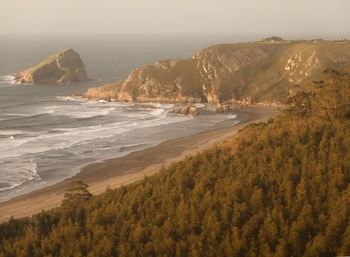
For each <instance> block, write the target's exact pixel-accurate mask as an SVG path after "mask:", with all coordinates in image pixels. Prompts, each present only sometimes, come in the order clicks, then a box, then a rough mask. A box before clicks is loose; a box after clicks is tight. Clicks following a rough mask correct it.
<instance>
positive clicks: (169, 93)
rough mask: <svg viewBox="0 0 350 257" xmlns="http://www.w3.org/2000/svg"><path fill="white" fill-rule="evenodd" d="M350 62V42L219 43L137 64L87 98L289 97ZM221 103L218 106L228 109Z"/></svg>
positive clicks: (191, 100)
mask: <svg viewBox="0 0 350 257" xmlns="http://www.w3.org/2000/svg"><path fill="white" fill-rule="evenodd" d="M349 64H350V43H348V42H338V41H317V42H314V41H306V40H298V41H286V40H283V39H281V38H277V37H272V38H268V39H264V40H262V41H258V42H249V43H239V44H221V45H214V46H211V47H208V48H206V49H203V50H200V51H199V52H197V53H196V54H194V55H193V56H192V57H190V58H187V59H170V60H164V61H159V62H156V63H155V64H153V65H147V66H145V67H141V68H137V69H135V70H134V71H132V72H131V73H130V75H129V76H128V77H127V78H126V79H125V80H121V81H117V82H115V83H112V84H107V85H103V86H100V87H97V88H91V89H89V90H88V91H87V92H86V93H85V94H83V97H85V98H88V99H94V100H96V99H103V100H107V101H109V100H115V101H128V102H130V101H135V102H167V103H189V104H191V103H199V102H200V103H210V104H214V105H216V104H218V103H219V104H223V103H227V102H233V103H238V104H239V105H240V104H245V103H246V102H247V101H248V102H251V103H257V102H259V103H267V104H268V103H275V102H281V103H284V102H287V101H288V99H289V97H290V96H289V91H290V89H291V88H292V87H294V86H295V85H300V86H301V88H303V85H304V84H305V83H306V82H308V81H312V80H315V79H317V78H318V77H319V76H320V74H321V72H322V71H323V70H324V69H325V68H326V67H337V68H339V67H343V66H345V65H349ZM226 109H227V107H226V106H219V108H218V111H225V110H226Z"/></svg>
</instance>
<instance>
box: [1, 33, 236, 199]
mask: <svg viewBox="0 0 350 257" xmlns="http://www.w3.org/2000/svg"><path fill="white" fill-rule="evenodd" d="M233 41H242V40H241V39H239V38H236V39H234V38H230V37H220V36H216V37H213V36H181V37H179V36H166V37H164V36H162V37H160V36H125V35H124V36H79V37H74V36H57V37H44V36H36V37H33V36H31V37H24V36H1V40H0V202H1V201H5V200H8V199H11V198H13V197H16V196H18V195H21V194H24V193H27V192H30V191H33V190H37V189H39V188H42V187H45V186H49V185H52V184H54V183H57V182H59V181H62V180H64V179H66V178H68V177H71V176H73V175H74V174H76V173H77V172H79V170H80V169H81V167H83V166H85V165H87V164H89V163H92V162H96V161H102V160H104V159H107V158H111V157H117V156H123V155H126V154H128V153H130V152H132V151H136V150H140V149H143V148H146V147H150V146H153V145H156V144H158V143H160V142H163V141H165V140H169V139H172V138H177V137H181V136H186V135H191V134H195V133H197V132H200V131H204V130H209V129H212V128H216V127H221V126H228V125H233V124H235V123H236V122H237V120H236V119H235V118H234V116H233V115H227V114H226V115H224V114H223V115H219V114H216V115H214V114H206V115H199V116H198V117H196V118H192V117H185V116H176V115H168V113H167V112H168V110H169V109H170V108H171V106H172V105H169V104H156V103H149V104H134V103H115V102H110V103H107V102H101V101H100V102H92V101H83V100H76V99H72V98H70V97H67V96H70V95H72V94H74V93H83V92H84V91H86V90H87V89H88V88H89V87H93V86H98V85H101V84H104V83H108V82H112V81H116V80H119V79H124V78H126V76H127V75H128V74H129V73H130V72H131V71H132V69H134V68H136V67H140V66H143V65H145V64H152V63H154V62H155V61H157V60H161V59H169V58H184V57H189V56H191V55H192V54H193V53H194V52H196V51H197V50H199V49H200V48H204V47H206V46H209V45H211V44H214V43H222V42H233ZM67 48H73V49H75V50H76V51H77V52H78V53H79V54H80V56H81V58H82V59H83V61H84V63H85V66H86V70H87V72H88V75H89V77H90V78H92V79H93V80H92V81H89V82H88V83H84V84H77V85H69V86H53V85H36V86H23V85H15V84H14V83H13V81H12V77H11V74H13V73H15V72H17V71H21V70H23V69H26V68H28V67H31V66H33V65H35V64H36V63H38V62H40V60H42V59H43V58H45V57H47V56H49V55H51V54H52V53H55V52H57V51H60V50H63V49H67Z"/></svg>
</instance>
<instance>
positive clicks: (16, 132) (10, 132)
mask: <svg viewBox="0 0 350 257" xmlns="http://www.w3.org/2000/svg"><path fill="white" fill-rule="evenodd" d="M20 134H23V131H22V130H0V135H1V136H14V135H20Z"/></svg>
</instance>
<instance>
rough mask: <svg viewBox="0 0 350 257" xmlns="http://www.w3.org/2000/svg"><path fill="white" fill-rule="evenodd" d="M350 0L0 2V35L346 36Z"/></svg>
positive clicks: (348, 30)
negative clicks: (179, 34) (177, 34)
mask: <svg viewBox="0 0 350 257" xmlns="http://www.w3.org/2000/svg"><path fill="white" fill-rule="evenodd" d="M349 11H350V0H171V1H170V0H0V34H24V33H26V34H28V33H29V34H38V33H40V34H48V33H51V34H57V33H65V34H71V33H74V34H76V33H79V34H93V33H101V34H125V33H127V34H140V33H143V34H144V33H146V34H148V33H152V34H176V33H184V34H189V33H196V34H214V33H215V34H233V35H235V34H240V35H242V34H243V35H281V36H287V37H288V36H295V35H296V36H325V37H327V36H330V37H341V36H343V37H350V15H349Z"/></svg>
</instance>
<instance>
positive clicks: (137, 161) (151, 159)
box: [0, 105, 279, 222]
mask: <svg viewBox="0 0 350 257" xmlns="http://www.w3.org/2000/svg"><path fill="white" fill-rule="evenodd" d="M236 113H237V116H238V120H239V121H240V123H239V124H237V125H236V126H234V127H228V128H222V129H216V130H211V131H205V132H202V133H198V134H196V135H194V136H188V137H183V138H178V139H174V140H169V141H166V142H163V143H161V144H159V145H157V146H154V147H151V148H147V149H144V150H140V151H137V152H133V153H131V154H129V155H127V156H124V157H121V158H115V159H108V160H105V161H103V162H100V163H94V164H91V165H88V166H86V167H84V168H83V169H82V170H81V172H80V173H79V174H77V175H76V176H74V177H72V178H70V179H67V180H65V181H63V182H60V183H58V184H56V185H53V186H50V187H47V188H44V189H41V190H38V191H34V192H32V193H29V194H26V195H23V196H19V197H17V198H14V199H12V200H10V201H7V202H3V203H0V222H4V221H6V220H8V219H9V218H10V217H11V216H12V217H14V218H21V217H26V216H30V215H32V214H36V213H39V212H40V211H42V210H48V209H51V208H54V207H57V206H59V205H60V204H61V201H62V199H63V195H64V192H65V189H66V187H67V185H68V184H69V183H70V182H71V181H73V180H82V181H84V182H85V183H87V184H88V185H89V190H90V191H91V193H93V194H99V193H102V192H104V191H105V190H106V188H107V187H110V188H116V187H118V186H121V185H126V184H130V183H133V182H136V181H139V180H141V179H142V178H144V177H145V176H149V175H152V174H154V173H156V172H157V171H158V170H159V169H160V167H161V166H162V165H165V166H167V165H169V164H170V163H172V162H174V161H177V160H181V159H183V158H184V157H186V156H190V155H194V154H196V153H198V152H201V151H203V150H205V149H208V148H210V147H212V146H214V145H215V144H217V143H220V142H222V141H224V140H226V139H228V138H230V137H232V136H234V135H235V134H236V133H237V132H238V131H239V130H240V129H242V128H243V127H244V126H246V125H247V124H249V123H252V122H261V121H266V120H268V119H270V118H273V117H275V116H276V115H277V114H278V113H279V108H277V107H269V106H264V105H252V106H249V107H246V108H244V109H243V110H240V111H238V112H236Z"/></svg>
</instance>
